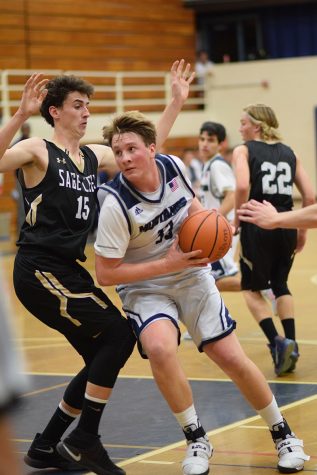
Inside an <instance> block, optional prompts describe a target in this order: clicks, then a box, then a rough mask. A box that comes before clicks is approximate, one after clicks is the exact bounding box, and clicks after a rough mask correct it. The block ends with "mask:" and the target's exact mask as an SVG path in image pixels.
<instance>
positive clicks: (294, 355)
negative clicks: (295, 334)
mask: <svg viewBox="0 0 317 475" xmlns="http://www.w3.org/2000/svg"><path fill="white" fill-rule="evenodd" d="M290 358H291V360H292V364H291V366H290V367H289V369H288V370H287V372H288V373H291V372H292V371H294V370H295V368H296V363H297V360H298V358H299V352H298V344H297V343H296V341H295V348H294V351H292V353H291V356H290Z"/></svg>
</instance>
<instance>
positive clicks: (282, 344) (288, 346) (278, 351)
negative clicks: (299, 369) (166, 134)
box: [268, 335, 297, 376]
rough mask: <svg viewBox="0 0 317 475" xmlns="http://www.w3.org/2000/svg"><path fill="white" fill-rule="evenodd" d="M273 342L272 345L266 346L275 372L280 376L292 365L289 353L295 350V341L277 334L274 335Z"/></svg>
mask: <svg viewBox="0 0 317 475" xmlns="http://www.w3.org/2000/svg"><path fill="white" fill-rule="evenodd" d="M274 343H275V344H274V345H271V344H269V345H268V348H269V349H270V352H271V355H272V358H273V364H274V369H275V374H276V375H277V376H281V375H282V374H284V373H287V372H288V371H289V370H290V368H291V366H292V365H293V360H292V357H291V355H292V353H293V352H294V351H295V345H296V343H295V341H294V340H290V339H288V338H283V337H282V336H279V335H277V336H276V337H275V339H274ZM296 361H297V360H296Z"/></svg>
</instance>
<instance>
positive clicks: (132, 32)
mask: <svg viewBox="0 0 317 475" xmlns="http://www.w3.org/2000/svg"><path fill="white" fill-rule="evenodd" d="M182 3H183V2H182V0H146V2H138V1H136V0H120V2H118V1H117V2H115V1H113V0H112V1H108V0H107V1H105V0H92V1H87V0H53V1H43V0H10V1H8V0H0V69H9V68H15V69H16V68H20V69H23V68H27V69H66V70H69V69H76V70H87V69H88V70H109V71H127V70H129V71H131V70H146V71H147V70H163V71H164V70H166V68H169V66H170V63H171V62H172V61H173V60H174V59H175V58H183V57H185V58H187V59H188V60H191V61H193V60H194V58H195V25H194V13H193V12H192V11H191V10H190V9H185V8H184V7H183V6H182Z"/></svg>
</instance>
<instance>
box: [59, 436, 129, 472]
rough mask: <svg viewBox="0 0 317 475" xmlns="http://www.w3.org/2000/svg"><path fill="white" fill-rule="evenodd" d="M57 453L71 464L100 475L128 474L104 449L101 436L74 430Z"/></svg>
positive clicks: (60, 444)
mask: <svg viewBox="0 0 317 475" xmlns="http://www.w3.org/2000/svg"><path fill="white" fill-rule="evenodd" d="M56 448H57V451H58V452H59V454H60V455H61V456H63V457H64V458H65V459H67V460H69V461H70V462H73V463H74V462H77V467H79V464H80V465H81V466H82V467H85V468H86V469H89V470H92V471H93V472H94V473H97V474H98V475H125V474H126V472H125V471H124V470H123V469H122V468H120V467H117V465H115V464H114V463H113V462H112V460H111V459H110V458H109V455H108V453H107V451H106V450H105V448H104V447H103V445H102V443H101V441H100V436H99V435H94V434H88V433H87V432H84V431H83V430H81V429H79V428H76V429H74V430H73V431H72V432H71V433H70V434H69V435H68V436H67V437H66V438H65V439H64V440H63V441H62V442H59V443H58V444H57V447H56Z"/></svg>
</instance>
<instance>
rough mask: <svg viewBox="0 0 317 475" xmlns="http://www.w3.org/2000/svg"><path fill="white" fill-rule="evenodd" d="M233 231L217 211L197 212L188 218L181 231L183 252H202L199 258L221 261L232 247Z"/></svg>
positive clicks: (180, 241) (180, 238)
mask: <svg viewBox="0 0 317 475" xmlns="http://www.w3.org/2000/svg"><path fill="white" fill-rule="evenodd" d="M231 243H232V229H231V226H230V224H229V222H228V221H227V219H226V218H225V217H224V216H222V215H221V214H219V213H218V211H217V210H215V209H209V210H203V211H197V212H196V213H193V214H191V215H190V216H188V217H187V218H186V219H185V220H184V221H183V223H182V225H181V227H180V230H179V247H180V248H181V250H182V251H183V252H190V251H197V250H198V249H200V250H202V254H201V255H200V256H199V257H209V260H210V262H215V261H218V260H219V259H221V258H222V257H223V256H224V255H225V254H227V252H228V250H229V249H230V247H231Z"/></svg>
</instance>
